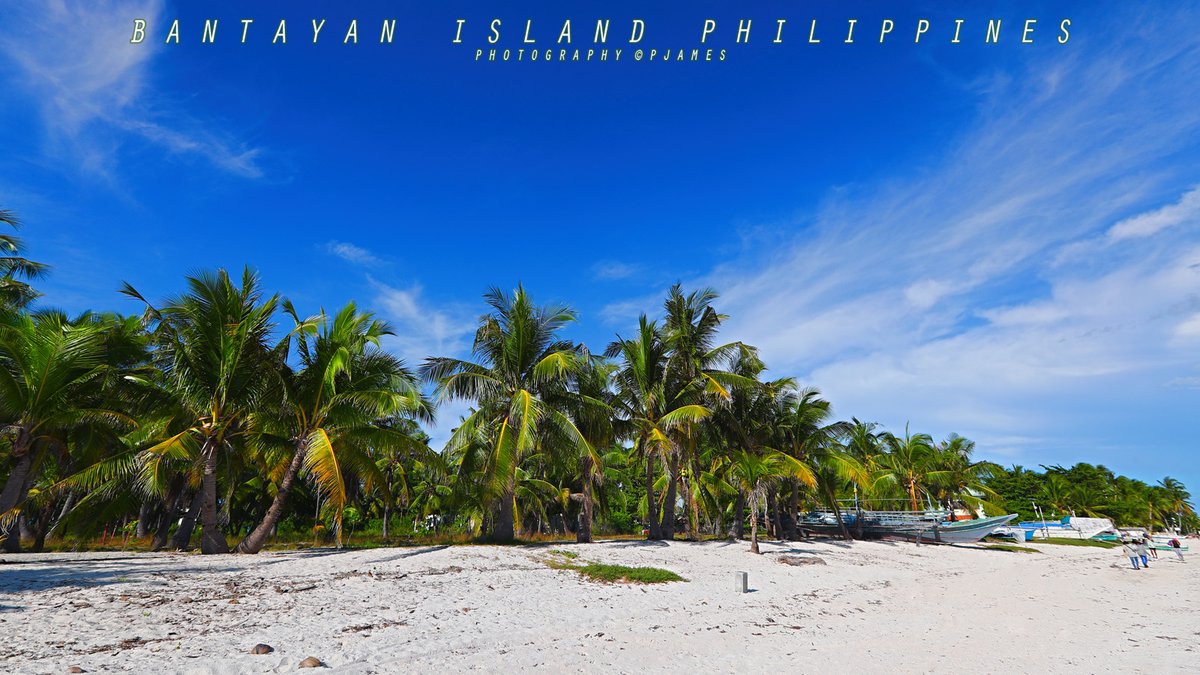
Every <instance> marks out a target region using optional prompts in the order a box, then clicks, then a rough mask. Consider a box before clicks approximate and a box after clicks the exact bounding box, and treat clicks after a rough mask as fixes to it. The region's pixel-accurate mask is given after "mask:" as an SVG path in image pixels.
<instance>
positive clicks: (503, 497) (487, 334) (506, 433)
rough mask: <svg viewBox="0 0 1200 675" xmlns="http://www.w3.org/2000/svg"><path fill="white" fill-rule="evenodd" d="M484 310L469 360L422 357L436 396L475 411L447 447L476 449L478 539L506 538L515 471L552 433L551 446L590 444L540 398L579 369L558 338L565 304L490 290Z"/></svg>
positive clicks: (573, 350) (570, 315) (566, 316)
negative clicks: (481, 508)
mask: <svg viewBox="0 0 1200 675" xmlns="http://www.w3.org/2000/svg"><path fill="white" fill-rule="evenodd" d="M484 298H485V300H486V301H487V303H488V305H489V306H490V307H491V308H492V312H491V313H490V314H488V315H486V316H484V317H482V318H481V319H480V323H479V328H478V330H476V332H475V341H474V346H473V351H474V355H475V357H476V359H477V361H475V362H472V361H466V360H461V359H455V358H448V357H437V358H430V359H428V360H426V362H425V365H424V367H423V368H422V372H423V374H424V375H425V377H426V378H428V379H429V380H431V381H433V382H435V383H437V388H438V395H439V396H440V397H441V398H443V399H446V398H449V399H463V400H469V401H473V402H474V403H475V404H476V406H477V408H476V409H475V410H474V411H473V412H472V413H471V415H470V416H468V417H467V418H466V419H465V420H463V422H462V424H461V425H460V426H459V427H458V429H457V430H456V431H455V432H454V434H453V435H452V436H451V438H450V441H449V443H448V447H447V450H449V451H451V452H455V451H462V450H464V449H467V448H469V447H474V448H475V449H479V450H484V451H485V456H483V457H481V461H480V462H479V463H478V465H476V464H474V463H473V462H472V463H468V465H467V466H478V468H479V469H480V472H481V473H480V476H481V479H482V484H481V485H480V495H479V496H480V497H481V498H482V502H483V503H484V504H485V507H486V509H487V511H486V513H485V518H484V521H485V532H484V538H485V539H488V540H491V541H496V542H511V541H512V540H513V538H514V535H515V514H514V507H515V499H516V489H517V468H518V467H519V466H520V465H521V461H522V460H523V459H524V458H525V457H526V456H527V455H530V454H532V453H533V452H535V451H536V450H537V449H538V445H539V441H540V440H541V439H543V438H545V437H547V436H550V437H554V438H555V439H556V440H557V441H558V442H559V444H558V447H560V448H562V447H573V448H575V449H577V450H578V451H580V452H584V451H587V449H588V448H589V447H590V446H589V444H588V442H587V440H586V439H585V438H584V437H583V435H582V434H580V432H579V429H577V428H576V427H575V424H574V423H573V422H571V420H570V419H569V418H568V417H567V416H566V415H564V414H563V412H562V411H561V410H558V409H556V408H555V407H554V406H553V405H551V404H549V403H548V402H547V400H546V398H544V397H545V395H546V394H549V393H554V392H556V391H558V390H560V389H561V388H563V387H565V385H566V382H567V379H568V378H569V376H570V375H571V374H572V373H574V372H575V371H577V370H578V369H579V364H580V352H579V348H578V347H576V346H575V345H573V344H571V343H570V342H567V341H565V340H562V339H560V338H559V337H558V331H559V330H561V329H562V328H563V327H564V326H566V325H567V324H569V323H570V322H572V321H574V320H575V312H573V311H572V310H571V309H569V308H568V307H566V306H559V305H552V306H547V307H538V306H536V305H534V304H533V302H532V301H531V300H530V298H529V295H528V294H527V293H526V292H525V289H524V288H523V287H520V286H518V287H517V289H516V291H514V292H513V293H512V294H508V293H504V292H502V291H500V290H499V289H495V288H493V289H492V290H490V291H489V292H488V293H487V294H486V295H485V296H484Z"/></svg>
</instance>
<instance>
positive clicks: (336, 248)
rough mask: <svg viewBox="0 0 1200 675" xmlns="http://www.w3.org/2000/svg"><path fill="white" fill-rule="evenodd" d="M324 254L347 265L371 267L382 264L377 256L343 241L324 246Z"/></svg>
mask: <svg viewBox="0 0 1200 675" xmlns="http://www.w3.org/2000/svg"><path fill="white" fill-rule="evenodd" d="M324 248H325V252H326V253H329V254H330V255H334V256H337V257H339V258H341V259H342V260H345V261H346V262H348V263H354V264H355V265H362V266H365V267H373V266H375V265H379V264H382V263H383V260H381V259H380V258H379V257H378V256H376V255H375V254H374V253H371V252H370V251H368V250H367V249H365V248H363V247H361V246H355V245H354V244H351V243H349V242H345V241H331V242H329V243H327V244H325V247H324Z"/></svg>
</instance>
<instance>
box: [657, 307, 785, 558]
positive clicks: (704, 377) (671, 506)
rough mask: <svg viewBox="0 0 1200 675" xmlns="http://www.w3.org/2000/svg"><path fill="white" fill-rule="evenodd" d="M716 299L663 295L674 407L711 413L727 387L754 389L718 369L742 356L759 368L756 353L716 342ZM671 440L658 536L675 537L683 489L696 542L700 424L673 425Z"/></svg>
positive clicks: (749, 380)
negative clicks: (678, 493)
mask: <svg viewBox="0 0 1200 675" xmlns="http://www.w3.org/2000/svg"><path fill="white" fill-rule="evenodd" d="M717 297H718V296H717V293H716V291H714V290H713V289H711V288H702V289H700V290H697V291H693V292H691V293H687V294H685V293H684V292H683V289H682V287H681V286H680V285H679V284H675V285H674V286H672V287H671V288H670V290H669V291H668V292H667V299H666V301H665V302H664V303H663V310H664V316H663V342H664V343H665V345H666V346H667V349H668V358H667V381H668V391H672V392H673V393H674V396H673V397H672V398H673V400H674V401H675V402H676V405H679V406H683V405H695V406H699V407H703V408H707V409H710V410H711V409H713V408H715V407H719V406H722V405H726V404H728V403H729V401H730V399H731V397H732V395H731V393H730V387H732V386H734V385H735V384H738V385H743V386H746V387H753V386H755V384H756V380H755V379H754V376H750V377H746V376H743V375H738V374H735V373H733V372H730V371H728V370H726V369H725V368H723V367H722V366H726V365H732V364H734V363H735V362H736V361H737V360H738V359H743V358H745V355H746V354H750V357H749V358H751V359H753V360H754V361H755V362H757V363H759V364H760V365H761V361H758V359H757V354H754V353H753V351H754V350H752V349H749V348H747V347H746V346H745V345H743V344H741V343H740V342H732V343H729V344H724V345H718V344H717V343H716V340H717V331H718V329H719V328H720V325H721V322H722V321H724V320H725V319H726V318H728V317H727V316H725V315H724V314H719V313H718V312H717V311H716V309H715V308H714V307H713V306H712V303H713V302H714V301H715V300H716V299H717ZM669 436H670V438H671V440H672V444H671V446H670V449H669V452H668V453H667V470H668V483H667V494H666V498H665V499H664V500H663V515H662V524H661V527H662V534H663V537H664V538H665V539H671V538H673V537H674V534H675V493H676V490H677V489H679V488H682V489H683V496H684V502H685V506H686V507H687V509H688V538H689V539H693V540H695V539H697V538H698V537H699V531H698V527H699V514H698V508H697V503H696V499H695V495H696V494H697V491H698V490H697V489H698V479H699V466H698V463H697V449H698V444H699V441H700V436H701V434H700V429H699V419H697V420H694V421H681V422H680V423H679V424H676V425H674V427H673V429H672V430H671V432H670V434H669ZM685 482H686V483H685Z"/></svg>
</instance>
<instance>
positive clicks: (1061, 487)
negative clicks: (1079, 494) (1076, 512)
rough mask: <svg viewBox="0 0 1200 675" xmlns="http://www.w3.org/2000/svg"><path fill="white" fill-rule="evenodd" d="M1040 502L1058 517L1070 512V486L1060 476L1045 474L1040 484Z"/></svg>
mask: <svg viewBox="0 0 1200 675" xmlns="http://www.w3.org/2000/svg"><path fill="white" fill-rule="evenodd" d="M1041 500H1042V501H1043V502H1045V503H1046V505H1047V506H1049V507H1050V509H1051V513H1056V514H1059V515H1062V514H1065V513H1070V511H1071V506H1070V503H1071V484H1070V483H1069V482H1068V481H1067V479H1066V478H1064V477H1063V476H1062V475H1060V474H1056V473H1051V474H1046V479H1045V480H1044V481H1043V482H1042V492H1041Z"/></svg>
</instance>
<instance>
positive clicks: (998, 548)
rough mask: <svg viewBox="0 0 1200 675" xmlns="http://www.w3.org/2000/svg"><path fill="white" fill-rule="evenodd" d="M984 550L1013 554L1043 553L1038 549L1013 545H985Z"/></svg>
mask: <svg viewBox="0 0 1200 675" xmlns="http://www.w3.org/2000/svg"><path fill="white" fill-rule="evenodd" d="M984 548H990V549H993V550H996V551H1012V552H1013V553H1017V552H1020V553H1041V551H1039V550H1037V549H1036V548H1027V547H1025V546H1013V545H1012V544H985V545H984Z"/></svg>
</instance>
